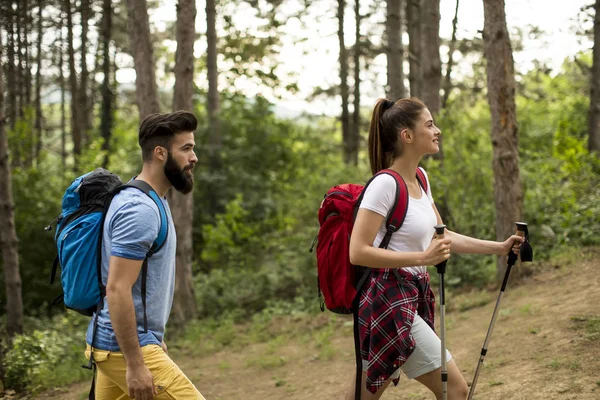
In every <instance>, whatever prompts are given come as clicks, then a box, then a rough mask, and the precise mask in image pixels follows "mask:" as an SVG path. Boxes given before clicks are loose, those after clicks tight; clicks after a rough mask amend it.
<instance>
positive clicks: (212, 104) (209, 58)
mask: <svg viewBox="0 0 600 400" xmlns="http://www.w3.org/2000/svg"><path fill="white" fill-rule="evenodd" d="M216 14H217V11H216V1H215V0H206V41H207V44H208V47H207V49H206V64H207V70H208V99H207V102H208V105H207V108H208V131H209V136H210V137H209V141H210V144H209V157H210V166H211V171H212V172H213V173H218V172H219V171H220V170H221V157H220V151H221V146H222V138H221V123H220V120H219V109H220V104H219V89H218V85H219V70H218V68H217V55H218V52H217V41H218V38H217V29H216V20H217V16H216ZM213 206H216V205H213ZM214 209H215V207H213V210H214Z"/></svg>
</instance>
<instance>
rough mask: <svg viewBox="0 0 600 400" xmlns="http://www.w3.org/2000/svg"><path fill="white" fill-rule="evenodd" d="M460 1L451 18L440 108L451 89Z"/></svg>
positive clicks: (446, 100) (446, 101)
mask: <svg viewBox="0 0 600 400" xmlns="http://www.w3.org/2000/svg"><path fill="white" fill-rule="evenodd" d="M459 3H460V1H459V0H456V8H455V9H454V19H453V20H452V38H451V39H450V46H449V48H448V64H447V66H446V75H445V77H444V95H443V97H442V108H446V104H447V103H448V97H449V96H450V90H452V80H451V78H450V77H451V75H452V67H453V66H454V52H455V51H456V30H457V28H458V5H459Z"/></svg>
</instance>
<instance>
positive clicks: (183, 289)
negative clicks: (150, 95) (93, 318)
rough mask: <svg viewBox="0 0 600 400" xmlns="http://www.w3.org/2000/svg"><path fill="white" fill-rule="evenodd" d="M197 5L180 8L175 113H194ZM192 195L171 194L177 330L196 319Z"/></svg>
mask: <svg viewBox="0 0 600 400" xmlns="http://www.w3.org/2000/svg"><path fill="white" fill-rule="evenodd" d="M195 20H196V2H195V0H179V2H178V4H177V24H176V27H177V28H176V29H177V31H176V39H177V52H176V56H175V59H176V60H175V93H174V95H173V111H177V110H187V111H192V112H193V110H194V105H193V102H192V97H193V93H194V40H195V36H196V29H195ZM193 193H194V192H193V191H192V192H191V193H190V194H188V195H183V194H181V193H179V192H177V191H175V190H170V191H169V204H170V206H171V212H172V214H173V222H174V224H175V229H176V230H177V273H176V277H175V295H174V297H173V309H172V310H171V319H172V321H173V324H174V325H175V326H182V325H184V323H185V322H186V321H189V320H191V319H193V318H195V317H196V296H195V294H194V279H193V276H192V260H193V251H194V247H193V242H192V237H193V235H192V225H193V219H194V196H193Z"/></svg>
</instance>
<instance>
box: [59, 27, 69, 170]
mask: <svg viewBox="0 0 600 400" xmlns="http://www.w3.org/2000/svg"><path fill="white" fill-rule="evenodd" d="M63 27H64V21H63V19H62V18H61V21H60V25H59V30H58V43H60V47H59V48H58V49H57V51H58V55H57V57H58V84H59V86H60V157H61V161H62V167H63V168H62V171H63V174H64V173H65V171H66V168H67V110H66V106H65V103H66V99H65V97H66V96H65V94H66V91H67V88H66V83H65V69H64V68H65V58H64V55H63V52H64V48H65V46H64V41H65V40H64V37H63V33H62V29H63Z"/></svg>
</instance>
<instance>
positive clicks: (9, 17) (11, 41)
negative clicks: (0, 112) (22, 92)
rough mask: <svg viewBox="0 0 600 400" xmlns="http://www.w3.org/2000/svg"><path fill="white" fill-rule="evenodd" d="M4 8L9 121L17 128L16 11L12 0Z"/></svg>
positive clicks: (11, 125) (11, 126)
mask: <svg viewBox="0 0 600 400" xmlns="http://www.w3.org/2000/svg"><path fill="white" fill-rule="evenodd" d="M3 10H4V11H5V12H6V16H5V18H6V33H7V36H8V37H7V39H6V42H7V43H6V46H7V49H6V56H7V60H6V62H7V64H8V66H7V68H6V84H7V88H6V89H7V90H6V93H7V96H8V101H7V105H8V112H7V116H8V121H9V123H10V125H9V126H10V128H11V129H14V128H15V122H16V121H17V68H16V67H15V63H16V61H17V58H16V57H17V55H16V54H15V12H14V11H13V9H12V1H8V2H7V3H5V4H4V5H3Z"/></svg>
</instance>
